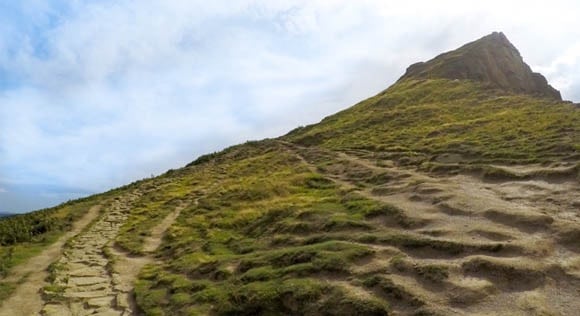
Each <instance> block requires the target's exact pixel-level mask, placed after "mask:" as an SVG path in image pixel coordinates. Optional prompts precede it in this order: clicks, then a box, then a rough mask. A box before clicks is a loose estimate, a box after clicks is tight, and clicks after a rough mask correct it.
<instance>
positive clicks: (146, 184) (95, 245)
mask: <svg viewBox="0 0 580 316" xmlns="http://www.w3.org/2000/svg"><path fill="white" fill-rule="evenodd" d="M506 56H507V57H509V58H507V57H506ZM506 63H507V64H506ZM458 65H460V66H458ZM510 67H511V68H510ZM541 78H543V77H542V76H541V75H539V74H535V73H533V72H532V70H531V69H530V68H529V66H527V65H526V64H525V63H524V62H523V59H522V58H521V55H520V54H519V52H517V50H516V49H515V47H513V45H512V44H511V43H509V41H508V40H507V38H506V37H505V35H503V34H501V33H494V34H491V35H488V36H486V37H484V38H482V39H480V40H477V41H475V42H472V43H469V44H467V45H465V46H463V47H461V48H459V49H458V50H456V51H452V52H449V53H445V54H442V55H440V56H438V57H436V58H435V59H433V60H431V61H428V62H426V63H420V64H416V65H413V66H411V67H410V68H409V69H408V70H407V72H406V74H405V75H404V76H403V77H402V78H401V79H400V80H399V81H397V82H396V83H395V84H393V85H392V86H391V87H389V88H388V89H386V90H385V91H383V92H381V93H379V94H378V95H376V96H373V97H371V98H369V99H367V100H364V101H362V102H360V103H358V104H356V105H354V106H353V107H351V108H349V109H347V110H345V111H342V112H339V113H337V114H334V115H332V116H329V117H327V118H325V119H324V120H322V121H321V122H320V123H318V124H314V125H310V126H306V127H300V128H297V129H295V130H293V131H292V132H290V133H288V134H287V135H284V136H282V137H279V138H276V139H266V140H262V141H253V142H247V143H245V144H241V145H237V146H233V147H230V148H227V149H225V150H223V151H221V152H218V153H213V154H209V155H206V156H202V157H199V158H198V159H197V160H195V161H194V162H192V163H190V164H189V165H187V166H186V167H183V168H180V169H176V170H170V171H168V172H167V173H165V174H164V175H161V176H159V177H156V178H151V179H145V180H142V181H138V182H135V183H133V184H130V185H127V186H125V187H122V188H119V189H116V190H113V191H110V192H107V193H104V194H101V195H98V196H94V197H89V198H87V199H83V200H80V201H76V202H70V203H68V204H67V205H64V206H62V207H58V208H55V209H52V210H46V211H39V212H36V213H32V214H30V215H27V217H16V218H12V217H11V218H8V219H6V220H8V221H11V222H4V221H5V220H2V221H0V236H1V237H2V241H3V243H2V248H1V250H2V253H3V255H2V258H3V261H2V264H3V267H5V268H4V270H3V271H5V274H6V275H7V277H6V278H5V280H4V282H3V283H1V284H0V285H2V291H3V294H2V298H5V301H4V303H3V305H2V307H0V315H15V313H16V311H17V312H19V313H21V314H22V313H24V314H23V315H26V314H27V313H28V314H31V315H33V314H34V315H36V313H38V312H39V311H41V310H42V315H92V314H97V315H140V314H144V315H574V313H575V311H577V310H578V309H580V292H579V291H578V289H579V288H580V242H579V241H580V212H579V209H580V155H579V151H580V110H579V109H578V108H577V107H575V106H574V105H572V104H571V103H569V102H563V101H561V100H560V99H561V98H560V95H559V92H557V91H556V90H555V89H553V88H552V87H551V86H549V85H548V84H547V82H545V79H544V80H541ZM40 218H42V219H43V220H44V221H40ZM61 218H66V219H67V220H66V221H64V222H61V221H60V219H61ZM3 223H4V225H3V226H2V224H3ZM14 223H20V224H19V225H21V226H20V227H22V225H24V227H32V225H36V226H34V227H43V228H42V229H40V230H39V229H36V230H34V233H31V232H30V231H29V230H26V229H24V228H18V229H15V230H12V229H10V228H11V227H16V226H15V224H14ZM38 223H41V224H42V223H47V224H43V225H40V226H38V225H37V224H38ZM55 223H59V224H58V225H56V224H55ZM62 223H65V224H62ZM24 230H26V232H24V233H23V231H24ZM10 234H12V235H14V236H16V237H15V238H12V239H9V238H6V237H5V236H12V235H10ZM72 236H76V237H72ZM61 250H62V253H63V254H62V255H61ZM40 251H42V253H40ZM39 253H40V255H39ZM8 254H9V255H8ZM15 257H17V258H20V259H18V261H15V260H14V259H13V258H15ZM27 258H32V259H30V260H28V261H26V259H27ZM49 264H50V266H49ZM43 265H44V268H42V267H43ZM46 268H48V270H47V271H46V272H44V269H46ZM40 288H42V291H41V292H40V294H38V289H40Z"/></svg>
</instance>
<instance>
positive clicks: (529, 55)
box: [0, 0, 580, 212]
mask: <svg viewBox="0 0 580 316" xmlns="http://www.w3.org/2000/svg"><path fill="white" fill-rule="evenodd" d="M578 12H580V3H579V2H577V1H550V2H545V1H509V2H508V1H504V0H501V1H495V0H492V1H478V2H473V1H454V0H453V1H451V0H440V1H413V0H406V1H387V0H381V1H379V0H377V1H374V0H359V1H351V0H336V1H323V0H308V1H290V0H288V1H287V0H278V1H270V0H264V1H243V0H240V1H235V0H213V1H196V0H99V1H96V0H21V1H12V0H0V21H1V22H0V212H26V211H30V210H34V209H39V208H44V207H49V206H52V205H56V204H58V203H60V202H63V201H66V200H68V199H72V198H77V197H81V196H86V195H89V194H92V193H96V192H102V191H105V190H108V189H110V188H114V187H116V186H120V185H123V184H127V183H129V182H132V181H134V180H138V179H142V178H145V177H150V176H152V175H158V174H161V173H163V172H164V171H166V170H167V169H170V168H178V167H181V166H183V165H185V164H187V163H188V162H190V161H192V160H194V159H195V158H196V157H197V156H199V155H201V154H204V153H208V152H213V151H216V150H220V149H222V148H225V147H227V146H230V145H234V144H237V143H240V142H244V141H246V140H256V139H262V138H265V137H275V136H279V135H282V134H284V133H286V132H287V131H289V130H291V129H293V128H295V127H297V126H300V125H306V124H311V123H315V122H318V121H319V120H320V119H322V118H323V117H325V116H327V115H330V114H332V113H334V112H337V111H339V110H341V109H345V108H347V107H349V106H351V105H353V104H355V103H356V102H358V101H360V100H362V99H365V98H367V97H370V96H372V95H374V94H376V93H378V92H380V91H382V90H384V89H385V88H387V87H388V86H389V85H391V84H392V83H393V82H394V81H395V80H396V79H397V78H398V77H400V76H401V75H402V74H403V73H404V71H405V69H406V67H407V66H408V65H410V64H412V63H414V62H417V61H424V60H428V59H430V58H432V57H434V56H435V55H437V54H439V53H441V52H444V51H447V50H451V49H454V48H457V47H458V46H460V45H462V44H464V43H466V42H469V41H472V40H475V39H478V38H480V37H482V36H484V35H486V34H489V33H491V32H493V31H503V32H504V33H505V34H506V35H507V37H508V38H509V39H510V40H511V41H512V43H514V45H515V46H516V47H518V49H519V50H520V53H521V54H522V56H523V57H524V59H525V60H526V62H527V63H528V64H530V66H531V67H532V69H534V70H535V71H539V72H541V73H543V74H544V75H545V76H546V77H547V78H548V80H549V82H550V83H551V84H552V85H553V86H554V87H556V88H557V89H559V90H560V91H561V92H562V96H563V97H564V99H568V100H572V101H575V102H578V101H580V19H578V18H577V13H578Z"/></svg>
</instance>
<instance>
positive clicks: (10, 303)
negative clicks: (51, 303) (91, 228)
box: [0, 205, 101, 316]
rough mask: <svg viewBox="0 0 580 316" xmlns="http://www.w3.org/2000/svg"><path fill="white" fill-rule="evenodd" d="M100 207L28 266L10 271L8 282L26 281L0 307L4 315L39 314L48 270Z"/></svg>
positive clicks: (96, 213) (1, 313)
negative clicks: (68, 241)
mask: <svg viewBox="0 0 580 316" xmlns="http://www.w3.org/2000/svg"><path fill="white" fill-rule="evenodd" d="M100 208H101V206H100V205H96V206H93V207H91V208H90V209H89V211H88V212H87V213H86V214H85V215H84V216H83V217H82V218H81V219H80V220H78V221H76V222H75V223H74V224H73V228H72V230H71V231H69V232H67V233H66V234H65V235H64V236H62V237H60V238H59V239H58V241H56V242H55V243H54V244H52V245H50V246H49V247H48V248H46V249H45V250H44V251H42V253H40V254H39V255H38V256H35V257H33V258H31V259H30V260H28V262H27V263H25V264H22V265H20V266H17V267H15V268H14V269H13V270H12V271H11V272H10V276H9V277H8V278H6V279H5V281H8V282H17V281H20V280H24V281H23V282H22V283H21V284H20V285H19V286H18V287H17V288H16V290H15V291H14V293H13V294H12V296H11V297H10V298H8V299H7V300H6V301H4V303H3V304H2V306H1V307H0V315H1V316H14V315H34V314H36V313H38V311H39V310H40V309H41V308H42V305H43V300H42V298H41V296H40V293H39V290H40V289H41V288H42V287H43V286H44V285H45V284H46V282H45V279H46V277H47V275H48V273H47V272H46V269H47V268H48V266H49V265H50V264H51V263H52V262H54V261H55V260H56V259H57V258H58V256H60V255H61V252H62V248H63V246H64V244H65V243H66V241H67V240H69V239H70V238H72V237H73V236H75V235H77V234H78V233H80V232H81V231H82V230H83V229H84V228H85V227H87V225H89V224H90V223H91V222H92V221H93V220H95V219H96V218H97V217H98V215H99V210H100Z"/></svg>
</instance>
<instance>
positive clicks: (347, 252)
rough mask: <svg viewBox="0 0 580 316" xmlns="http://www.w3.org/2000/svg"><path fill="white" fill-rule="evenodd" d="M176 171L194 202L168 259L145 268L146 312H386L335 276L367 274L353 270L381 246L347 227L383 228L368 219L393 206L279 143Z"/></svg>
mask: <svg viewBox="0 0 580 316" xmlns="http://www.w3.org/2000/svg"><path fill="white" fill-rule="evenodd" d="M173 176H177V177H178V178H179V179H180V181H181V184H182V185H183V186H184V188H187V189H186V190H187V191H190V192H191V194H192V195H190V196H193V197H194V200H193V202H192V203H191V204H190V205H189V207H188V208H186V209H185V210H183V211H182V213H181V216H180V217H179V218H178V221H177V223H176V224H175V225H174V226H173V227H172V228H171V229H170V231H169V233H168V237H167V238H166V239H165V241H164V243H163V245H162V247H161V250H160V251H159V256H160V257H161V258H162V259H163V260H164V261H165V262H166V264H165V265H164V266H155V267H149V268H147V269H145V271H143V273H142V274H141V281H139V283H138V284H137V288H136V293H137V299H138V302H139V304H140V305H141V306H142V307H143V308H144V309H145V310H146V311H147V314H149V315H164V314H179V315H190V314H197V313H202V312H207V311H210V310H211V311H213V312H216V313H218V314H231V315H251V314H255V313H262V314H281V313H282V314H292V313H294V314H308V313H310V314H321V313H323V312H324V311H335V312H337V311H339V310H344V311H351V312H352V313H356V312H358V313H361V314H365V315H372V314H377V315H382V314H384V313H385V312H386V311H387V310H388V307H387V304H386V302H384V301H381V300H380V299H378V298H377V297H374V296H373V295H369V297H368V298H367V299H362V298H360V297H357V296H353V295H351V294H349V293H348V291H346V290H345V289H344V288H342V287H341V286H338V285H336V284H335V283H333V282H330V280H331V279H340V280H347V279H349V278H359V277H360V278H362V277H363V276H356V275H353V273H352V272H351V269H350V268H351V267H352V266H353V265H356V263H357V262H358V261H359V260H364V259H365V258H367V257H370V256H373V253H374V251H373V250H372V249H371V248H369V247H366V246H364V245H360V244H358V243H356V242H352V241H348V239H350V237H348V235H347V234H345V233H347V232H348V233H352V232H366V231H369V230H373V229H375V228H374V226H373V225H372V223H370V222H368V221H367V217H368V216H371V215H372V214H380V213H381V212H388V211H386V210H387V209H388V207H387V206H384V205H380V204H378V203H376V202H371V201H366V200H364V199H362V198H358V199H357V198H355V197H352V196H350V197H349V194H348V192H345V191H341V190H339V188H338V187H337V186H336V185H335V184H333V183H332V182H331V181H329V180H327V179H325V178H323V177H321V176H320V175H318V174H316V173H313V172H311V171H310V170H309V168H308V167H307V166H306V165H305V164H304V163H303V162H302V161H301V160H300V159H299V158H298V157H297V156H296V155H294V154H292V153H290V152H288V151H287V150H285V149H284V147H283V146H282V145H280V144H279V143H277V142H275V141H265V142H259V143H254V144H250V145H246V146H241V147H238V148H236V149H235V150H232V151H230V152H229V153H227V154H226V155H225V156H223V157H221V158H220V159H218V161H216V162H213V163H203V164H201V165H196V166H191V167H189V168H187V169H185V170H181V171H179V172H178V174H173V175H171V176H170V177H173ZM184 180H185V181H184ZM172 182H173V181H172ZM128 225H131V224H128ZM334 235H336V236H335V237H333V236H334ZM127 237H129V238H130V236H122V237H121V238H122V239H124V238H127ZM137 251H138V249H137ZM361 282H362V281H361ZM355 311H356V312H355Z"/></svg>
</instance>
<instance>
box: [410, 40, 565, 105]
mask: <svg viewBox="0 0 580 316" xmlns="http://www.w3.org/2000/svg"><path fill="white" fill-rule="evenodd" d="M411 78H415V79H431V78H446V79H459V80H462V79H467V80H474V81H480V82H484V83H487V84H490V85H491V86H493V87H495V88H500V89H504V90H509V91H512V92H517V93H525V94H530V95H534V96H542V97H548V98H552V99H556V100H559V101H561V100H562V97H561V95H560V92H559V91H558V90H556V89H554V88H553V87H552V86H550V85H549V84H548V81H547V80H546V78H544V76H542V75H541V74H539V73H535V72H532V69H531V68H530V66H528V65H527V64H526V63H525V62H524V60H523V58H522V56H521V55H520V53H519V51H518V50H517V49H516V48H515V46H514V45H513V44H512V43H510V41H509V40H508V39H507V37H506V36H505V35H504V34H503V33H498V32H494V33H492V34H490V35H487V36H484V37H482V38H481V39H479V40H477V41H474V42H471V43H468V44H465V45H464V46H462V47H460V48H458V49H456V50H454V51H450V52H447V53H443V54H441V55H439V56H437V57H435V58H434V59H432V60H430V61H427V62H419V63H416V64H413V65H411V66H409V68H407V71H406V73H405V74H404V75H403V76H402V77H401V78H400V79H399V81H402V80H406V79H411Z"/></svg>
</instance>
